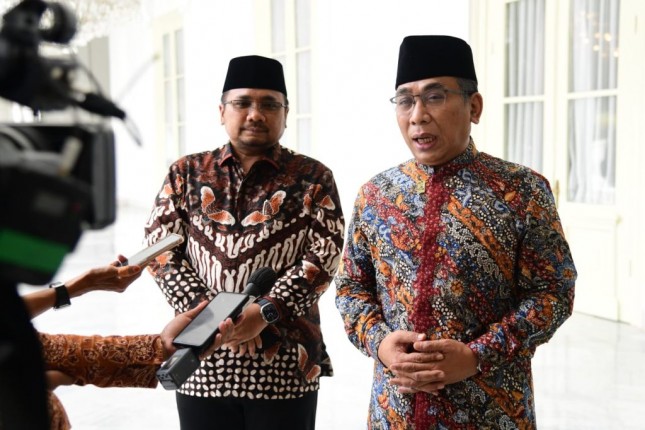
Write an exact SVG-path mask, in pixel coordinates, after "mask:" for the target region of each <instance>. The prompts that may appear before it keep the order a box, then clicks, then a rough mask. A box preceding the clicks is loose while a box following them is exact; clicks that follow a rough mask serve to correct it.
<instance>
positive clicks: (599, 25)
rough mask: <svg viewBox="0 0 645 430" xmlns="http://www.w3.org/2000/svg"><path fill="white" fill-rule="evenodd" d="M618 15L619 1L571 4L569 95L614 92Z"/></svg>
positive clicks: (592, 0) (588, 0)
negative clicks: (607, 90)
mask: <svg viewBox="0 0 645 430" xmlns="http://www.w3.org/2000/svg"><path fill="white" fill-rule="evenodd" d="M619 12H620V1H619V0H573V1H572V2H571V23H570V25H571V32H570V35H571V39H570V41H569V48H570V51H569V52H571V55H570V58H569V62H570V64H569V70H570V73H569V88H570V91H572V92H578V91H593V90H603V89H612V88H616V86H617V81H618V79H617V77H618V55H619V46H618V42H619V41H618V24H619Z"/></svg>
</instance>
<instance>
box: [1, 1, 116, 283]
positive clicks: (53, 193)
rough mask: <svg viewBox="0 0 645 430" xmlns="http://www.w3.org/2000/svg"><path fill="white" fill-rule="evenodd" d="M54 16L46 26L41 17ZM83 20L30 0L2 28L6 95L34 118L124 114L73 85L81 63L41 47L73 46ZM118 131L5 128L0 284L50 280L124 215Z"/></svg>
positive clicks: (91, 126) (90, 126)
mask: <svg viewBox="0 0 645 430" xmlns="http://www.w3.org/2000/svg"><path fill="white" fill-rule="evenodd" d="M45 12H49V14H50V18H51V19H50V20H49V24H48V26H44V24H43V23H42V22H41V21H43V20H41V18H42V17H43V15H44V14H45ZM75 32H76V18H75V16H74V14H73V13H72V12H71V11H70V10H69V9H67V7H66V6H64V5H62V4H58V3H48V2H45V1H42V0H23V1H22V2H20V3H19V4H17V5H16V6H15V7H13V8H12V9H10V10H9V11H8V12H7V13H6V14H5V15H4V16H3V22H2V28H1V29H0V97H2V98H5V99H7V100H10V101H13V102H16V103H19V104H21V105H23V106H26V107H29V108H31V109H32V110H33V111H34V112H36V113H42V112H44V111H51V110H62V109H65V108H68V107H70V108H81V109H83V110H85V111H88V112H92V113H96V114H98V115H99V116H100V117H105V116H114V117H117V118H121V119H124V118H125V113H124V112H123V111H122V110H120V109H119V108H118V107H117V106H116V105H114V104H113V103H112V102H111V101H109V100H108V99H106V98H105V97H103V96H102V95H101V94H100V93H98V94H95V93H86V92H83V91H80V90H78V89H76V88H75V87H74V85H75V82H74V81H75V76H76V72H77V71H79V70H81V69H82V68H81V67H80V65H79V64H78V63H77V61H76V60H75V58H74V57H71V56H68V57H67V58H51V57H50V58H48V57H45V56H42V55H41V54H40V45H41V42H48V43H55V44H66V43H68V42H69V41H70V40H71V38H72V37H73V36H74V34H75ZM115 170H116V168H115V149H114V135H113V132H112V130H111V128H110V127H109V126H108V125H107V124H105V121H98V117H97V121H96V123H83V124H78V123H75V124H65V125H46V124H44V123H36V124H15V123H2V124H0V195H2V196H3V200H4V203H3V211H2V212H1V213H0V280H4V281H8V282H11V283H19V282H24V283H28V284H35V285H42V284H45V283H47V282H49V281H50V280H51V278H52V277H53V276H54V274H55V273H56V271H57V270H58V268H59V266H60V264H61V263H62V261H63V258H64V257H65V255H66V254H68V253H70V252H71V251H73V250H74V248H75V246H76V243H77V242H78V240H79V238H80V236H81V233H82V231H83V229H85V228H95V229H96V228H103V227H105V226H108V225H110V224H112V223H113V222H114V219H115V217H116V179H115Z"/></svg>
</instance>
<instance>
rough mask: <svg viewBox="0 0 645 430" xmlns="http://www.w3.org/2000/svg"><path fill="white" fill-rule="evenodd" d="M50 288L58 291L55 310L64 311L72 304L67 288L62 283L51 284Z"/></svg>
mask: <svg viewBox="0 0 645 430" xmlns="http://www.w3.org/2000/svg"><path fill="white" fill-rule="evenodd" d="M49 288H53V289H54V290H55V291H56V301H55V302H54V309H62V308H65V307H67V306H69V305H71V304H72V302H71V301H70V299H69V293H68V292H67V287H66V286H65V284H64V283H62V282H53V283H51V284H49Z"/></svg>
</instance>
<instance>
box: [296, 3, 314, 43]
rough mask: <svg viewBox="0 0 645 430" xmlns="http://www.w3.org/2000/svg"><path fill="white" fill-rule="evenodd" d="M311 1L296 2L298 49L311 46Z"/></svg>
mask: <svg viewBox="0 0 645 430" xmlns="http://www.w3.org/2000/svg"><path fill="white" fill-rule="evenodd" d="M310 7H311V2H310V0H296V48H301V47H306V46H308V45H309V35H310V28H311V24H310V19H309V18H310Z"/></svg>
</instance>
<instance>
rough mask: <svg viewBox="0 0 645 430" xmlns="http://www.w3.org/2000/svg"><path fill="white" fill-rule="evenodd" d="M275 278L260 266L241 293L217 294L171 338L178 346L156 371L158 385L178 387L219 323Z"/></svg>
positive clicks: (246, 304) (235, 315) (194, 366)
mask: <svg viewBox="0 0 645 430" xmlns="http://www.w3.org/2000/svg"><path fill="white" fill-rule="evenodd" d="M277 278H278V275H277V274H276V273H275V271H273V269H271V268H269V267H262V268H260V269H257V270H256V271H254V272H253V273H252V274H251V276H250V277H249V280H248V281H247V283H246V286H245V287H244V291H242V293H230V292H226V291H222V292H221V293H219V294H217V295H216V296H215V298H214V299H213V300H211V301H210V303H209V304H208V305H207V306H206V307H205V308H204V309H202V310H201V311H200V312H199V314H197V316H196V317H195V319H193V320H192V321H191V322H190V323H189V324H188V325H187V326H186V327H184V329H183V330H182V331H181V332H180V333H179V335H177V337H175V339H174V340H173V344H174V345H175V346H176V347H178V348H179V349H178V350H177V351H175V353H174V354H173V355H172V356H171V357H170V358H169V359H168V360H167V361H165V362H164V363H162V365H161V368H160V369H159V370H158V371H157V379H158V380H159V382H161V385H163V387H164V388H165V389H167V390H175V389H177V388H179V387H180V386H181V385H182V384H183V383H184V382H185V381H186V379H188V377H189V376H190V375H192V374H193V372H194V371H195V370H196V369H197V368H198V367H199V363H200V361H199V355H200V354H201V353H203V352H204V351H205V350H206V349H208V347H209V346H210V344H211V343H212V342H213V339H214V338H215V335H216V334H217V333H218V332H219V325H220V323H221V322H222V321H224V320H225V319H227V318H236V317H237V316H238V315H239V314H240V313H242V311H243V310H244V309H245V308H246V307H247V306H248V305H249V304H251V303H253V302H254V301H255V299H256V298H257V297H259V296H261V295H263V294H266V293H267V292H268V291H269V290H270V289H271V286H272V285H273V284H274V283H275V281H276V279H277Z"/></svg>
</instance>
